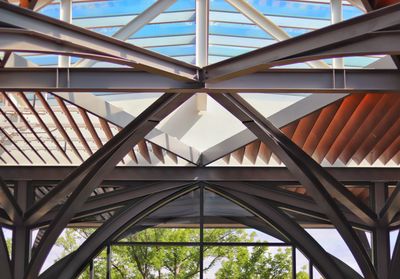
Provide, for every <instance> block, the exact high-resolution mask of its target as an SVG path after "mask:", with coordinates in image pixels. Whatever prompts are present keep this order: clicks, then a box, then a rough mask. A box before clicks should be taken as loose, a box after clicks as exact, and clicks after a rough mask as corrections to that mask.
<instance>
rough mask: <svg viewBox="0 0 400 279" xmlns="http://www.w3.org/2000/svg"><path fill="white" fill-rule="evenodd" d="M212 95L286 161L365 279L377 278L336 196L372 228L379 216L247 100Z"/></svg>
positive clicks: (237, 97)
mask: <svg viewBox="0 0 400 279" xmlns="http://www.w3.org/2000/svg"><path fill="white" fill-rule="evenodd" d="M211 96H212V97H213V98H214V99H215V100H216V101H217V102H218V103H220V104H221V105H222V106H223V107H225V108H226V109H227V110H228V111H230V112H231V113H232V114H234V115H235V116H236V117H237V118H238V119H239V120H240V121H242V123H243V124H244V125H245V126H246V127H247V128H248V129H249V130H251V131H252V132H253V133H254V134H255V135H256V136H257V137H258V138H259V139H260V140H261V141H262V142H263V143H264V144H266V145H267V146H268V147H269V148H270V149H271V150H272V151H273V153H275V154H276V155H277V156H278V157H279V158H280V159H281V160H282V162H284V164H285V165H286V166H287V167H288V168H289V170H290V171H291V172H292V173H293V175H294V176H296V177H297V178H298V179H299V181H301V183H302V185H303V186H304V187H305V188H306V189H307V191H308V193H309V194H310V195H311V197H312V198H313V199H314V200H315V202H316V203H317V204H318V206H319V207H320V208H321V211H322V212H323V213H325V214H326V215H327V216H328V217H329V219H330V220H331V222H332V224H334V225H335V227H336V228H337V230H338V231H339V233H340V234H341V236H342V237H343V239H344V241H345V242H346V244H347V245H348V246H349V249H350V251H351V252H352V254H353V256H354V258H355V259H356V261H357V263H358V265H359V266H360V269H361V270H362V272H363V274H364V276H365V277H367V278H377V275H376V271H375V268H374V266H373V265H372V262H371V260H370V258H369V256H368V253H367V251H366V250H365V249H364V246H363V245H362V243H361V241H360V240H359V239H358V237H357V235H356V233H355V232H354V229H353V228H352V227H351V225H350V224H349V222H348V220H347V219H346V218H345V216H344V215H343V213H342V212H341V210H340V209H339V207H338V205H337V203H336V201H335V200H334V198H333V197H335V198H336V200H338V201H340V203H342V204H343V205H345V206H346V207H348V208H349V209H350V210H351V211H352V212H353V213H354V214H355V215H357V216H358V217H359V218H360V219H362V220H363V221H364V222H366V223H368V224H370V225H371V226H372V225H374V224H375V219H376V216H375V214H374V212H372V210H370V209H369V208H368V207H367V206H365V205H364V204H363V203H362V202H360V201H359V200H357V199H356V198H355V196H354V195H353V194H352V193H351V192H350V191H349V190H348V189H346V187H344V186H343V185H342V184H341V183H339V182H338V181H337V180H336V179H335V178H334V177H332V176H330V175H329V173H327V172H325V171H324V169H323V168H322V167H321V166H320V165H319V164H318V163H316V162H315V161H314V160H312V159H311V158H310V157H309V156H308V155H307V154H306V153H305V152H304V151H303V150H301V149H300V148H299V147H298V146H297V145H296V144H294V143H293V142H292V141H290V139H288V138H287V137H286V136H285V135H284V134H283V133H282V132H281V131H280V130H279V129H277V128H276V127H274V126H273V125H272V124H271V123H270V122H269V121H268V120H266V119H265V118H264V117H263V116H262V115H261V114H260V113H258V112H257V111H256V110H255V109H253V108H252V107H251V106H250V105H249V104H248V103H247V102H246V101H245V100H244V99H242V98H241V97H239V96H238V95H228V94H213V95H211Z"/></svg>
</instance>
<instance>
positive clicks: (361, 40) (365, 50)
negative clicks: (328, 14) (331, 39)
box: [280, 31, 400, 64]
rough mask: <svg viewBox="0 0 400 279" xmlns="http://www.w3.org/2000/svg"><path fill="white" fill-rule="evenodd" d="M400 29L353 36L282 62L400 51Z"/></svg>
mask: <svg viewBox="0 0 400 279" xmlns="http://www.w3.org/2000/svg"><path fill="white" fill-rule="evenodd" d="M399 45H400V31H377V32H371V33H368V34H366V35H363V36H359V37H352V38H350V39H349V40H345V41H341V42H339V43H336V44H332V45H328V46H324V47H322V48H319V49H313V50H311V51H307V52H303V53H298V54H296V55H293V56H290V57H288V58H286V59H283V60H281V61H280V62H282V63H285V64H292V63H299V62H303V61H310V60H314V59H326V58H332V57H346V56H365V55H377V54H382V55H383V54H388V55H397V54H399V53H400V47H399Z"/></svg>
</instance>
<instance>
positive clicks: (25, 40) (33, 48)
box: [0, 28, 129, 68]
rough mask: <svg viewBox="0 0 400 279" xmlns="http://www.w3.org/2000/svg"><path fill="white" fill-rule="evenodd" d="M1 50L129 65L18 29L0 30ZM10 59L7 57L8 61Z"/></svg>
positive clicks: (64, 42)
mask: <svg viewBox="0 0 400 279" xmlns="http://www.w3.org/2000/svg"><path fill="white" fill-rule="evenodd" d="M0 50H1V51H5V52H6V53H11V52H18V53H21V52H25V53H40V54H43V53H45V54H56V55H66V56H74V57H85V58H91V59H95V60H99V61H106V62H111V63H116V64H122V65H126V64H129V61H128V60H126V59H122V58H117V57H114V56H110V55H104V54H103V55H102V54H101V53H100V52H97V51H95V50H93V49H90V48H86V47H84V46H79V45H76V44H72V43H71V42H69V41H66V40H61V39H60V38H55V37H51V36H46V35H43V34H40V33H37V32H33V31H29V30H24V29H17V28H0ZM8 57H9V55H8ZM8 57H7V56H6V58H7V59H8ZM7 59H5V60H4V59H3V60H4V62H3V61H2V62H1V64H0V68H1V65H3V67H4V65H6V62H7Z"/></svg>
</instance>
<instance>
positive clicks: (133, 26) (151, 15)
mask: <svg viewBox="0 0 400 279" xmlns="http://www.w3.org/2000/svg"><path fill="white" fill-rule="evenodd" d="M175 2H176V0H159V1H156V2H155V3H154V4H153V5H151V6H150V7H149V8H148V9H147V10H145V11H144V12H142V13H141V14H139V15H138V16H136V17H135V18H134V19H132V20H131V21H130V22H128V23H127V24H126V25H125V26H124V27H122V28H121V29H120V30H118V31H117V32H116V33H115V34H114V35H113V37H114V38H116V39H119V40H121V41H126V40H128V39H129V38H130V37H131V36H132V35H133V34H135V33H136V32H137V31H139V30H140V29H142V28H143V27H144V26H145V25H147V24H148V23H149V22H151V21H152V20H153V19H155V18H156V17H157V16H158V15H159V14H161V13H162V12H164V11H165V10H166V9H168V8H169V7H170V6H171V5H172V4H174V3H175ZM94 64H96V61H94V60H89V59H81V60H80V61H78V62H77V63H76V64H75V67H92V66H93V65H94Z"/></svg>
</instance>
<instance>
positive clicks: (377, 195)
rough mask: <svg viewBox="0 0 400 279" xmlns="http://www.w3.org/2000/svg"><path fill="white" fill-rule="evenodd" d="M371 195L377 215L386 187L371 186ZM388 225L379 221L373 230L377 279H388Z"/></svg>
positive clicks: (381, 206) (377, 184) (383, 221)
mask: <svg viewBox="0 0 400 279" xmlns="http://www.w3.org/2000/svg"><path fill="white" fill-rule="evenodd" d="M371 194H372V196H373V202H374V205H373V206H374V209H375V212H376V213H377V214H379V212H380V211H381V210H382V208H383V206H384V205H385V203H386V199H387V187H386V185H385V184H384V183H381V182H380V183H375V184H374V185H372V189H371ZM388 224H389V223H388V222H386V220H385V219H380V220H379V221H378V224H377V226H376V227H375V228H374V230H373V232H372V233H373V239H372V245H373V259H374V263H375V267H376V271H377V272H378V274H379V279H388V278H389V265H390V238H389V225H388Z"/></svg>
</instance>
